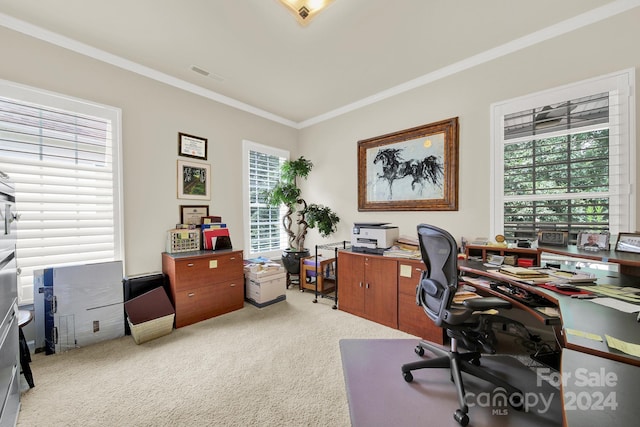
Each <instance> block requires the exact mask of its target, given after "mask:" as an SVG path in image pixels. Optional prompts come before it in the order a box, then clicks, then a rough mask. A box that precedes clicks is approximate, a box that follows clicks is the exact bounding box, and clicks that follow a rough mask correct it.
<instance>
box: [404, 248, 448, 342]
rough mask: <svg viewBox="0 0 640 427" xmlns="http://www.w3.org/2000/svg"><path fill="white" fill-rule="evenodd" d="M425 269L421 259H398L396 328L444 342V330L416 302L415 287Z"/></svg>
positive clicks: (428, 339) (430, 339) (426, 338)
mask: <svg viewBox="0 0 640 427" xmlns="http://www.w3.org/2000/svg"><path fill="white" fill-rule="evenodd" d="M425 269H426V266H425V265H424V263H423V262H422V261H418V260H399V261H398V329H400V330H401V331H404V332H407V333H409V334H412V335H416V336H419V337H421V338H422V339H425V340H427V341H431V342H435V343H438V344H444V330H443V329H442V328H440V327H438V326H436V325H435V324H434V323H433V321H432V320H431V319H429V317H427V315H426V314H425V312H424V310H423V309H422V307H421V306H419V305H417V304H416V287H417V286H418V282H419V281H420V275H421V274H422V272H423V271H424V270H425Z"/></svg>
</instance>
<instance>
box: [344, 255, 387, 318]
mask: <svg viewBox="0 0 640 427" xmlns="http://www.w3.org/2000/svg"><path fill="white" fill-rule="evenodd" d="M338 259H339V268H338V283H339V284H340V285H339V286H338V301H339V307H340V310H343V311H346V312H349V313H351V314H355V315H356V316H360V317H364V318H365V319H369V320H372V321H374V322H378V323H381V324H383V325H386V326H390V327H392V328H396V329H397V328H398V279H397V265H398V264H397V261H396V259H392V258H386V257H382V256H376V255H368V254H360V253H352V252H340V254H339V258H338Z"/></svg>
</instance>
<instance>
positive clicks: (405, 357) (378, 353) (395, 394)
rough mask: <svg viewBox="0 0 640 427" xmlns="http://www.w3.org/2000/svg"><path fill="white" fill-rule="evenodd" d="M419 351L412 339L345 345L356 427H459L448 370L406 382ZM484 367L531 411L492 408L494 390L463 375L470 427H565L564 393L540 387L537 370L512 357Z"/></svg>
mask: <svg viewBox="0 0 640 427" xmlns="http://www.w3.org/2000/svg"><path fill="white" fill-rule="evenodd" d="M415 346H416V340H412V339H373V340H372V339H364V340H362V339H344V340H341V341H340V351H341V354H342V366H343V371H344V376H345V383H346V386H347V396H348V401H349V411H350V414H351V423H352V426H353V427H376V426H380V427H383V426H457V425H458V424H457V422H456V421H455V420H454V419H453V413H454V411H455V410H456V409H457V408H458V406H457V404H458V400H457V397H456V392H455V387H454V385H453V383H452V382H451V380H450V377H449V372H448V371H447V370H446V369H429V370H422V371H415V372H414V380H413V382H412V383H407V382H406V381H405V380H404V378H403V377H402V373H401V370H400V367H401V366H402V364H404V363H407V362H412V361H416V360H420V357H419V356H418V355H416V354H415V352H414V348H415ZM427 356H429V354H428V353H427V354H425V357H427ZM482 365H483V366H486V367H488V368H490V369H492V370H493V371H494V373H496V374H497V375H499V376H501V377H503V378H504V379H506V380H507V381H508V382H510V383H511V384H513V385H514V386H516V387H519V388H520V389H521V390H522V391H523V392H524V393H525V397H526V399H527V402H528V403H529V405H528V407H527V408H526V409H525V410H524V411H522V412H519V411H515V410H513V409H512V408H510V407H508V406H506V407H505V406H503V405H500V404H492V402H491V401H490V398H493V397H494V396H496V395H497V394H498V393H496V390H494V389H495V387H494V386H492V385H491V384H488V383H487V382H485V381H482V380H477V379H475V378H473V377H470V376H467V375H466V374H463V378H464V381H465V388H466V392H467V393H468V394H469V393H474V396H475V399H473V398H472V399H470V400H469V401H470V402H472V403H471V404H474V406H473V407H471V408H470V411H469V418H470V419H471V422H470V424H469V425H471V426H487V427H499V426H518V427H527V426H531V427H533V426H535V427H540V426H560V425H562V409H561V402H560V394H559V391H558V390H557V389H556V388H554V387H551V386H550V385H549V384H547V383H545V382H538V381H537V377H536V374H535V372H534V371H533V370H531V369H530V368H528V367H527V366H525V365H523V364H522V363H521V362H519V361H518V360H517V359H515V358H513V357H509V356H490V357H483V359H482ZM487 399H489V400H488V401H487ZM542 399H544V401H543V400H542ZM494 403H495V402H494ZM471 404H470V406H471Z"/></svg>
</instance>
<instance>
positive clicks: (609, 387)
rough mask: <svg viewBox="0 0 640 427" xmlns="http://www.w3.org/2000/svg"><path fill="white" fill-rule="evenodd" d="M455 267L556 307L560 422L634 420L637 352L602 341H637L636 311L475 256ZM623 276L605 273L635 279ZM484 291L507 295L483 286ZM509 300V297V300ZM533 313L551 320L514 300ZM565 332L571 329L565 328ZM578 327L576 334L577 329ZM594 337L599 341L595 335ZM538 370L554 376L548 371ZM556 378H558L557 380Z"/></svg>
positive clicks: (582, 423) (636, 413) (639, 362)
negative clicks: (536, 281)
mask: <svg viewBox="0 0 640 427" xmlns="http://www.w3.org/2000/svg"><path fill="white" fill-rule="evenodd" d="M458 267H459V269H460V271H462V272H464V273H469V274H473V275H478V276H482V277H485V278H488V279H490V280H495V281H506V282H507V283H509V284H512V285H513V286H517V287H519V288H521V289H524V290H526V291H528V292H532V293H534V294H536V295H538V296H541V297H543V298H545V299H547V300H549V301H551V302H553V303H554V304H555V305H557V307H558V309H559V311H560V318H559V320H560V323H559V324H560V325H561V326H562V328H563V336H564V348H563V350H562V358H561V365H560V375H558V374H557V373H556V377H555V378H556V380H557V381H561V393H562V399H563V425H564V426H567V427H573V426H579V427H582V426H587V425H588V426H596V425H597V426H606V425H609V426H611V425H620V426H622V425H636V424H637V420H638V416H639V414H640V411H639V410H638V406H637V403H636V400H637V399H636V390H637V388H638V384H639V383H640V369H638V366H640V357H637V356H634V355H631V354H628V353H625V352H622V351H620V350H618V349H616V348H613V347H611V346H609V345H608V344H607V339H606V336H607V335H608V336H611V337H614V338H617V339H618V340H622V341H625V342H627V343H630V344H631V345H636V346H638V345H640V323H638V322H637V321H636V317H637V313H625V312H622V311H620V310H616V309H614V308H609V307H605V306H602V305H600V304H596V303H594V302H592V300H579V299H574V298H571V297H570V296H567V295H562V294H559V293H557V292H554V291H551V290H547V289H544V288H540V287H537V286H535V285H529V284H526V283H522V282H519V281H516V280H508V279H506V278H504V277H503V276H498V275H496V274H493V273H492V272H490V271H487V268H486V267H484V266H483V264H482V263H480V262H476V261H459V263H458ZM628 280H629V278H628V277H625V276H623V275H616V276H615V277H611V275H610V274H608V273H607V276H606V282H607V284H612V283H614V282H616V283H617V284H620V285H631V284H633V285H635V286H636V287H637V283H638V278H637V277H635V278H633V279H631V280H632V282H627V281H628ZM482 289H484V290H485V291H486V292H488V293H491V294H493V295H496V296H498V297H500V298H504V299H507V300H511V299H510V298H509V297H508V295H503V294H499V293H498V292H495V291H493V290H491V289H490V288H488V286H487V287H482ZM512 302H513V301H512ZM515 305H516V306H517V307H519V308H522V309H524V310H526V311H528V312H530V313H532V314H533V315H534V316H535V317H536V318H538V320H540V321H542V322H544V323H547V324H549V323H551V322H549V319H548V318H547V317H546V316H543V315H542V314H541V313H540V312H539V311H538V310H536V309H535V308H532V307H527V306H525V305H524V304H520V303H518V304H515ZM568 331H570V332H571V333H568ZM576 332H578V333H579V334H576ZM596 337H599V338H601V339H602V340H601V341H600V340H598V339H594V338H596ZM543 371H544V368H543V369H542V370H541V371H540V372H539V374H542V375H550V376H551V375H553V373H552V372H550V371H548V372H546V373H545V372H543ZM560 379H561V380H560Z"/></svg>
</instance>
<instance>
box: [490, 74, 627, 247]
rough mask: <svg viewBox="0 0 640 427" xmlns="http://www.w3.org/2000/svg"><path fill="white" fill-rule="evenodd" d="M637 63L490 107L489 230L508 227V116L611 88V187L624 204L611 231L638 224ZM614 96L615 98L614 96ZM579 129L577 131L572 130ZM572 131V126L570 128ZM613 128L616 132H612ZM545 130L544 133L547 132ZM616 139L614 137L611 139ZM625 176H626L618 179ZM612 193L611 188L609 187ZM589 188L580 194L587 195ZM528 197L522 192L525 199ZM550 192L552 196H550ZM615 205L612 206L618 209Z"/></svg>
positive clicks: (614, 232) (494, 232)
mask: <svg viewBox="0 0 640 427" xmlns="http://www.w3.org/2000/svg"><path fill="white" fill-rule="evenodd" d="M634 87H635V69H633V68H631V69H626V70H622V71H619V72H615V73H611V74H607V75H604V76H599V77H595V78H592V79H588V80H584V81H580V82H577V83H572V84H568V85H565V86H561V87H557V88H552V89H548V90H545V91H541V92H537V93H533V94H529V95H525V96H522V97H518V98H514V99H510V100H506V101H501V102H497V103H494V104H492V105H491V107H490V116H491V118H490V120H491V122H490V123H491V128H490V141H491V142H490V145H491V146H490V167H491V169H490V170H491V174H490V181H491V182H490V200H491V202H490V233H491V235H496V234H503V233H504V201H505V196H504V173H503V172H504V150H503V148H504V142H505V139H504V116H505V115H507V114H510V113H515V112H518V111H523V110H527V109H532V108H536V107H540V106H543V105H553V104H559V103H562V102H565V101H567V100H570V99H576V98H580V97H583V96H588V95H592V94H597V93H601V92H608V93H609V99H610V109H611V110H612V111H611V112H610V117H613V118H614V121H613V123H610V125H609V127H610V128H611V129H613V128H615V129H617V132H615V133H614V132H610V136H609V138H610V147H611V148H612V149H611V151H614V153H613V154H612V156H613V157H611V156H610V160H611V159H613V158H615V159H617V160H618V161H613V162H612V161H610V164H609V180H610V187H611V186H616V187H617V189H618V190H617V193H616V194H615V195H614V197H618V198H619V199H620V203H619V204H618V205H617V206H621V207H622V208H623V209H624V212H622V211H617V212H615V214H616V215H617V216H618V218H620V219H619V221H616V222H614V223H613V224H612V223H610V230H609V231H610V232H611V234H612V235H617V234H618V233H620V232H625V231H629V230H635V227H636V194H635V182H636V162H635V159H636V147H635V144H636V132H635V120H636V115H635V94H634V90H633V89H634ZM612 100H613V101H615V102H612ZM572 132H573V133H575V131H572ZM567 133H569V132H567ZM611 134H613V135H611ZM546 137H547V136H546V135H542V136H541V138H546ZM612 139H616V140H615V141H614V142H611V140H612ZM620 177H622V178H623V179H624V180H625V182H620ZM609 193H610V194H611V193H613V191H611V190H610V192H609ZM587 195H588V193H583V194H582V195H581V196H584V197H586V196H587ZM526 198H527V197H524V196H523V197H522V199H526ZM548 198H553V197H552V196H548ZM617 206H615V207H614V208H613V209H618V208H617Z"/></svg>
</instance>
